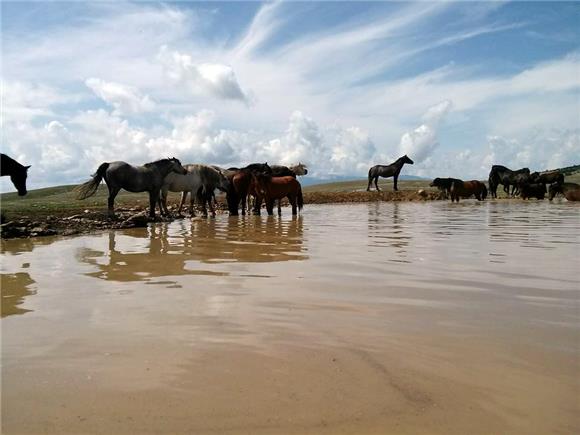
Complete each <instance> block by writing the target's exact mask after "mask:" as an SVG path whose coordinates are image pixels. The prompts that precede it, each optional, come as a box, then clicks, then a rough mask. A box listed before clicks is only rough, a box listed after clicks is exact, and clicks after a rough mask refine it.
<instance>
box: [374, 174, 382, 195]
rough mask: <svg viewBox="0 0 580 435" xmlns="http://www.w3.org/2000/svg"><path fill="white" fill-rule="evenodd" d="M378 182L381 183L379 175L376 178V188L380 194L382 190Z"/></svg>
mask: <svg viewBox="0 0 580 435" xmlns="http://www.w3.org/2000/svg"><path fill="white" fill-rule="evenodd" d="M378 182H379V176H378V175H377V176H376V177H375V187H376V188H377V191H378V192H380V190H381V189H379V184H378Z"/></svg>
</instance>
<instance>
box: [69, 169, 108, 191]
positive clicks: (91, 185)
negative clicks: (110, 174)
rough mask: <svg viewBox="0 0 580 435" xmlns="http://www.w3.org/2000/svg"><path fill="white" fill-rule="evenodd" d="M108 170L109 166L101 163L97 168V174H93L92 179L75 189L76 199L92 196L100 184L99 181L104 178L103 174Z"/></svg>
mask: <svg viewBox="0 0 580 435" xmlns="http://www.w3.org/2000/svg"><path fill="white" fill-rule="evenodd" d="M108 168H109V164H108V163H107V162H105V163H101V166H99V168H98V169H97V172H95V173H94V174H93V178H92V179H90V180H89V181H87V182H86V183H83V184H81V185H79V186H77V187H75V192H76V197H77V199H86V198H88V197H89V196H93V195H94V194H95V193H96V191H97V189H98V188H99V184H101V180H102V179H103V177H104V176H105V172H106V171H107V169H108Z"/></svg>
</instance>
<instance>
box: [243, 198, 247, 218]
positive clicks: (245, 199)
mask: <svg viewBox="0 0 580 435" xmlns="http://www.w3.org/2000/svg"><path fill="white" fill-rule="evenodd" d="M247 201H248V195H242V216H245V215H246V205H247Z"/></svg>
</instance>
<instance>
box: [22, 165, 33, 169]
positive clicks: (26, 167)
mask: <svg viewBox="0 0 580 435" xmlns="http://www.w3.org/2000/svg"><path fill="white" fill-rule="evenodd" d="M31 166H32V165H28V166H25V167H24V169H26V170H28V168H30V167H31Z"/></svg>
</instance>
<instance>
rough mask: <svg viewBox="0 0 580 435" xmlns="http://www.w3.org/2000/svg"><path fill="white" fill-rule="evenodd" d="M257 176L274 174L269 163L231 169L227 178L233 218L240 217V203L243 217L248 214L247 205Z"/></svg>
mask: <svg viewBox="0 0 580 435" xmlns="http://www.w3.org/2000/svg"><path fill="white" fill-rule="evenodd" d="M257 174H268V175H270V174H272V169H271V168H270V166H268V163H267V162H266V163H252V164H251V165H248V166H246V167H244V168H241V169H238V168H229V169H228V171H227V177H228V179H229V181H230V185H229V188H228V190H227V192H226V193H227V195H226V198H227V202H228V210H229V212H230V215H231V216H237V215H238V209H239V207H240V202H241V205H242V215H245V214H246V205H247V200H248V194H249V192H250V185H251V184H252V176H253V175H257Z"/></svg>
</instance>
